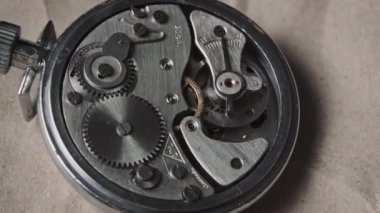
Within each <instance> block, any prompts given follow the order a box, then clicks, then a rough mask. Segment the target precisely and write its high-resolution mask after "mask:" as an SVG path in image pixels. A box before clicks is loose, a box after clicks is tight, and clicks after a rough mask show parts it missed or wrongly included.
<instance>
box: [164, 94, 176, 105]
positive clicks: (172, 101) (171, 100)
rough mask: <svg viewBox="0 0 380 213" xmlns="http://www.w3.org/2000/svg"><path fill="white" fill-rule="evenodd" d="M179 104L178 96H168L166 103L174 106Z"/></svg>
mask: <svg viewBox="0 0 380 213" xmlns="http://www.w3.org/2000/svg"><path fill="white" fill-rule="evenodd" d="M177 102H178V95H176V94H173V93H169V94H168V95H167V96H166V103H168V104H171V105H173V104H176V103H177Z"/></svg>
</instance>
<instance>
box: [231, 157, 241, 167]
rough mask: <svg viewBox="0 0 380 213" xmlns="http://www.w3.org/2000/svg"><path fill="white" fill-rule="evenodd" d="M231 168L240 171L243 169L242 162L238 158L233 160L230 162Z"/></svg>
mask: <svg viewBox="0 0 380 213" xmlns="http://www.w3.org/2000/svg"><path fill="white" fill-rule="evenodd" d="M231 167H232V168H234V169H241V167H243V162H242V160H241V159H239V158H234V159H232V160H231Z"/></svg>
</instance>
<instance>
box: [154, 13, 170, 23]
mask: <svg viewBox="0 0 380 213" xmlns="http://www.w3.org/2000/svg"><path fill="white" fill-rule="evenodd" d="M153 18H154V20H156V22H157V23H159V24H165V23H167V22H168V20H169V16H168V14H166V13H165V12H164V11H162V10H157V11H155V12H154V13H153Z"/></svg>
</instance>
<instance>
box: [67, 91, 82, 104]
mask: <svg viewBox="0 0 380 213" xmlns="http://www.w3.org/2000/svg"><path fill="white" fill-rule="evenodd" d="M67 99H68V100H69V101H70V103H71V104H72V105H78V104H80V103H82V101H83V97H82V95H81V94H79V93H77V92H69V94H67Z"/></svg>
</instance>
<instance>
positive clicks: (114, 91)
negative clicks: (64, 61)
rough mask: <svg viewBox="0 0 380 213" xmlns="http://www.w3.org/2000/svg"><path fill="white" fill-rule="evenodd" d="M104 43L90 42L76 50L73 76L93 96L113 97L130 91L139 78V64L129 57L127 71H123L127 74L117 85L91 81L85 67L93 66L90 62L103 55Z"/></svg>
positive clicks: (72, 64)
mask: <svg viewBox="0 0 380 213" xmlns="http://www.w3.org/2000/svg"><path fill="white" fill-rule="evenodd" d="M102 45H103V44H102V43H93V44H89V45H87V46H84V47H82V48H81V49H79V50H78V51H77V52H76V54H75V55H74V57H73V59H72V62H71V67H72V68H71V71H70V73H71V74H70V75H71V77H73V78H75V79H76V80H77V81H79V84H80V86H81V87H82V88H83V90H84V91H86V92H87V94H89V95H90V96H92V97H96V98H103V97H105V96H111V97H112V96H115V95H121V94H125V93H129V92H130V90H131V87H132V86H133V84H134V83H135V81H136V78H137V76H136V75H137V66H136V63H135V61H134V60H133V59H127V60H126V61H124V62H123V63H124V64H125V71H123V72H125V76H124V77H121V78H119V79H122V80H121V81H120V82H119V83H118V84H117V85H109V86H106V87H102V85H97V84H96V83H93V82H90V80H89V79H88V78H86V73H85V69H87V67H90V66H91V65H90V64H91V63H93V61H94V60H95V59H96V57H100V56H101V53H102ZM123 66H124V65H123Z"/></svg>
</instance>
